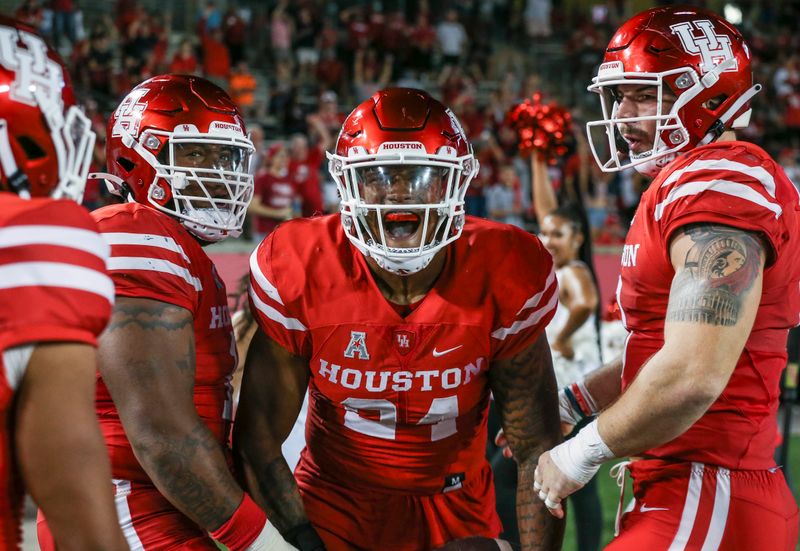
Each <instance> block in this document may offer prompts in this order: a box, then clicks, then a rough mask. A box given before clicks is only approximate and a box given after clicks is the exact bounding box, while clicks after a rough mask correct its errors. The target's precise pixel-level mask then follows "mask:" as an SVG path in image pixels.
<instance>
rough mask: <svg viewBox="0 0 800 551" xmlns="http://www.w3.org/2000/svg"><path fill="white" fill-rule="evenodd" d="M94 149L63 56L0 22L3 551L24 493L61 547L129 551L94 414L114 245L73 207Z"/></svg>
mask: <svg viewBox="0 0 800 551" xmlns="http://www.w3.org/2000/svg"><path fill="white" fill-rule="evenodd" d="M94 140H95V135H94V133H93V132H92V130H91V127H90V123H89V121H88V119H87V118H86V117H85V116H84V115H83V113H82V112H81V111H80V110H79V109H78V107H77V106H76V105H75V100H74V97H73V92H72V88H71V86H70V84H69V80H68V75H67V73H66V70H65V69H64V65H63V62H62V61H61V59H60V58H59V57H58V54H57V53H56V52H55V51H54V50H53V49H51V48H49V47H48V46H47V45H46V44H45V42H44V40H43V39H42V37H41V36H39V35H38V34H37V33H36V31H34V30H33V29H32V28H30V27H28V26H26V25H23V24H21V23H19V22H17V21H14V20H12V19H9V18H6V17H0V415H2V418H3V422H2V433H0V434H2V437H1V438H0V548H2V549H18V548H19V545H20V543H21V533H22V532H21V525H20V523H21V519H22V504H23V496H24V492H25V490H27V491H28V492H30V494H31V496H32V497H33V499H34V501H36V503H37V504H38V505H39V507H41V508H42V509H43V510H44V511H46V512H47V515H48V516H49V517H50V518H52V520H53V534H54V536H55V539H56V541H58V544H59V548H60V549H62V550H69V549H76V550H78V549H108V550H122V549H127V545H125V540H124V538H123V537H122V532H121V531H120V529H119V527H118V526H117V515H116V511H115V509H114V502H113V499H112V491H111V484H110V482H109V478H110V475H111V471H110V469H109V464H108V458H107V456H106V454H105V453H104V450H103V440H102V436H101V434H100V429H99V427H98V424H97V418H96V416H95V413H94V408H93V404H92V402H93V397H94V388H95V383H94V373H95V363H96V352H95V347H96V338H97V336H98V335H99V334H100V332H101V331H102V330H103V328H104V327H105V326H106V323H108V318H109V315H110V313H111V306H112V304H113V302H114V286H113V284H112V282H111V279H110V278H109V277H108V274H107V272H106V261H107V260H108V246H107V245H106V244H105V243H104V242H103V239H102V238H101V237H100V235H99V234H98V233H97V226H96V224H95V223H94V221H92V219H91V217H90V216H89V214H88V213H87V212H86V211H85V210H84V209H83V208H82V207H81V206H79V205H78V204H77V203H76V201H77V202H80V200H81V198H82V197H83V190H84V187H85V185H86V172H87V170H88V168H89V162H90V160H91V154H92V147H93V145H94Z"/></svg>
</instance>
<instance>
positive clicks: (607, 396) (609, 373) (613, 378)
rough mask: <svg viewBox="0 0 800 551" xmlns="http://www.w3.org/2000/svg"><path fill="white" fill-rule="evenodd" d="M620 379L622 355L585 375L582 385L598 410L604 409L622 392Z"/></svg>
mask: <svg viewBox="0 0 800 551" xmlns="http://www.w3.org/2000/svg"><path fill="white" fill-rule="evenodd" d="M621 380H622V356H618V357H617V358H614V359H613V360H611V361H610V362H608V363H606V364H603V365H602V366H601V367H598V368H597V369H595V370H594V371H591V372H590V373H588V374H587V375H586V377H585V378H584V385H586V389H587V390H588V391H589V393H590V394H591V396H592V399H593V400H594V403H595V404H596V405H597V409H598V410H599V411H602V410H604V409H606V408H607V407H609V406H610V405H611V404H613V403H614V401H615V400H616V399H617V398H619V395H620V392H622V385H621V384H620V381H621Z"/></svg>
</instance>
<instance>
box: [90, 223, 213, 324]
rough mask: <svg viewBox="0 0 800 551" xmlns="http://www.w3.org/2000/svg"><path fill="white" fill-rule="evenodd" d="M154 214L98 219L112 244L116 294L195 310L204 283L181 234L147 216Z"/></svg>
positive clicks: (111, 272)
mask: <svg viewBox="0 0 800 551" xmlns="http://www.w3.org/2000/svg"><path fill="white" fill-rule="evenodd" d="M153 216H161V215H160V214H159V213H152V214H150V213H146V214H144V213H142V214H138V217H139V218H137V217H128V216H125V215H117V216H113V217H108V218H101V219H100V220H99V221H98V223H99V226H100V231H101V232H102V235H103V238H104V239H105V240H106V242H107V243H108V244H109V245H110V246H111V257H110V258H109V261H108V271H109V273H110V274H111V277H112V278H113V280H114V285H115V287H116V294H117V295H119V296H124V297H132V298H149V299H153V300H158V301H161V302H166V303H168V304H174V305H175V306H180V307H181V308H185V309H187V310H189V311H190V312H195V311H196V309H197V306H198V304H199V293H200V291H202V290H203V285H202V282H201V280H200V278H199V277H198V276H197V275H196V274H195V272H194V267H193V265H192V262H191V259H190V257H189V256H188V254H187V252H186V249H187V248H188V244H187V243H184V244H181V242H180V239H181V236H182V235H183V234H181V233H179V232H173V231H170V228H169V227H168V226H167V225H166V224H159V223H157V221H155V222H153V221H152V220H148V218H151V217H153ZM145 217H147V218H145ZM148 222H150V223H148ZM186 239H191V237H186Z"/></svg>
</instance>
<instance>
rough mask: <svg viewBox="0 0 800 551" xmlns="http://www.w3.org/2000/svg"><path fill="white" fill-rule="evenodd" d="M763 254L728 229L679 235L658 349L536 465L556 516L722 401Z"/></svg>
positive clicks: (754, 239)
mask: <svg viewBox="0 0 800 551" xmlns="http://www.w3.org/2000/svg"><path fill="white" fill-rule="evenodd" d="M765 250H766V249H765V246H764V245H763V244H762V242H761V240H760V239H759V237H758V236H756V235H753V234H750V233H748V232H745V231H742V230H737V229H735V228H731V227H728V226H722V225H712V224H702V225H693V226H687V227H684V228H682V229H681V230H679V231H678V232H677V233H676V235H675V236H674V237H673V239H672V242H671V244H670V258H671V260H672V264H673V267H674V268H675V277H674V278H673V281H672V286H671V289H670V298H669V305H668V308H667V319H666V323H665V326H664V346H663V347H662V348H661V350H659V351H658V352H657V353H656V354H655V355H654V356H653V357H652V358H651V359H650V360H649V361H648V362H647V363H646V364H645V365H644V366H643V367H642V369H641V371H640V372H639V375H638V376H637V378H636V379H635V380H634V381H633V383H632V384H631V385H630V387H629V388H628V389H627V390H626V391H625V392H624V393H623V394H622V395H621V396H620V398H619V400H617V402H616V403H615V404H614V405H612V406H611V407H610V408H608V409H607V410H605V411H604V412H603V413H602V414H601V415H600V416H599V418H598V420H597V421H596V422H593V423H591V424H590V425H589V426H587V427H586V428H585V429H584V430H582V431H581V433H580V434H579V435H578V436H577V437H576V438H574V439H573V440H571V441H569V442H568V443H565V444H564V446H559V448H556V449H555V450H552V451H551V452H548V453H546V454H544V455H542V456H541V457H540V458H539V465H538V467H537V473H536V481H537V482H536V487H537V489H539V490H540V492H541V494H542V496H543V497H542V499H545V498H547V500H548V502H549V505H550V509H551V510H552V511H553V514H555V515H560V514H561V508H560V505H559V504H560V502H561V500H563V499H564V498H566V497H567V496H568V495H570V494H571V493H573V492H574V491H575V490H577V489H578V488H580V487H581V486H582V485H583V484H585V482H586V481H588V480H589V479H590V478H591V476H592V475H593V474H594V472H596V470H597V468H599V465H600V464H601V463H602V462H603V461H605V460H608V459H611V458H612V457H614V456H616V457H626V456H634V455H636V454H638V453H641V452H642V451H643V450H647V449H650V448H653V447H655V446H659V445H661V444H663V443H665V442H668V441H670V440H672V439H673V438H675V437H677V436H678V435H680V434H682V433H683V432H685V431H686V430H687V429H688V428H689V427H691V426H692V424H694V423H695V422H696V421H697V420H698V419H699V418H700V417H701V416H702V415H703V413H705V411H706V410H707V409H708V408H709V407H710V406H711V404H713V403H714V401H715V400H716V399H717V398H718V397H719V395H720V394H721V393H722V391H723V390H724V388H725V385H726V384H727V383H728V380H729V378H730V376H731V373H732V372H733V369H734V367H735V366H736V362H737V361H738V359H739V356H740V355H741V353H742V349H743V348H744V345H745V342H746V341H747V337H748V335H749V334H750V329H751V328H752V326H753V321H754V320H755V315H756V311H757V309H758V304H759V301H760V299H761V284H762V278H763V269H764V262H765ZM709 343H714V345H713V346H709ZM562 447H563V449H560V448H562ZM568 448H569V449H568ZM579 449H580V450H579ZM570 450H572V451H573V452H574V451H579V452H580V453H572V452H570Z"/></svg>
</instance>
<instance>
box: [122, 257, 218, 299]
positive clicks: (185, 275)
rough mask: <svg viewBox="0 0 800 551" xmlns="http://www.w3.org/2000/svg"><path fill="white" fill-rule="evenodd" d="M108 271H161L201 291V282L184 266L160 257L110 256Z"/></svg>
mask: <svg viewBox="0 0 800 551" xmlns="http://www.w3.org/2000/svg"><path fill="white" fill-rule="evenodd" d="M108 270H109V271H122V272H124V271H126V270H144V271H149V272H161V273H164V274H172V275H174V276H178V277H179V278H181V279H182V280H184V281H185V282H186V283H188V284H189V285H191V286H192V287H194V290H195V291H202V290H203V284H202V283H201V282H200V279H199V278H196V277H194V276H193V275H192V273H191V272H190V271H189V270H187V269H186V268H184V267H183V266H178V265H177V264H174V263H172V262H170V261H169V260H162V259H160V258H146V257H143V256H112V257H111V258H110V259H108Z"/></svg>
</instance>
